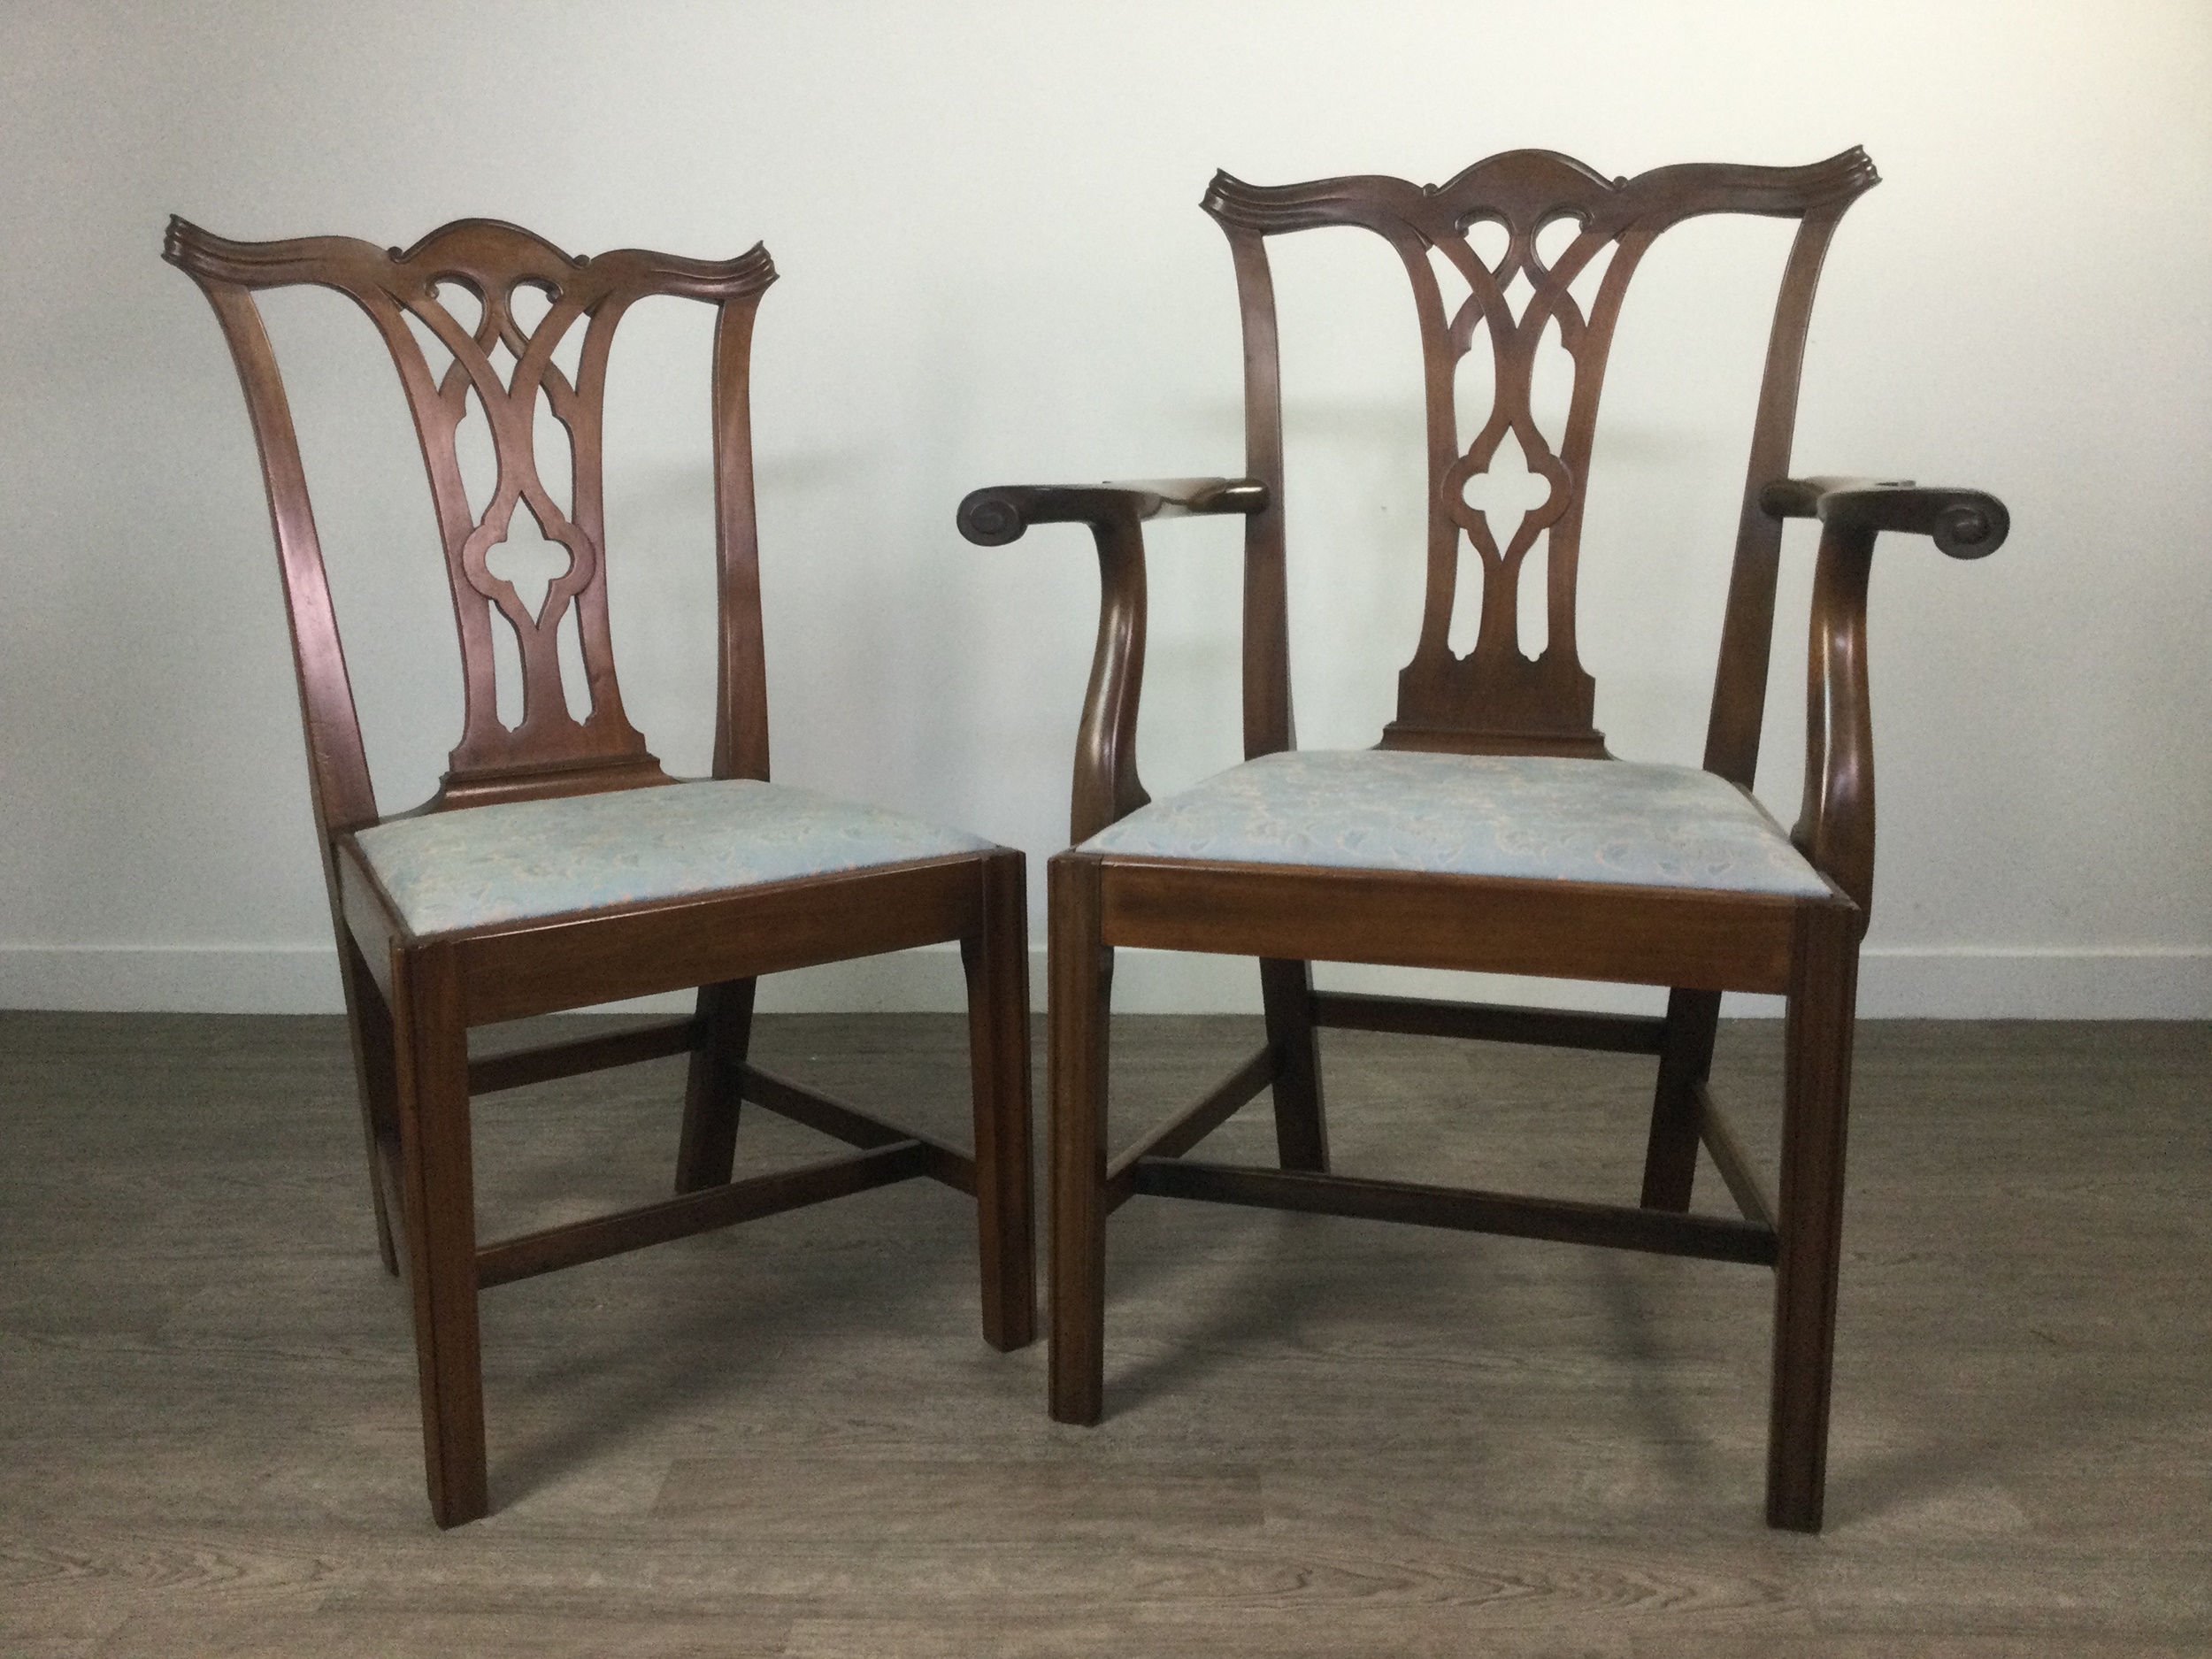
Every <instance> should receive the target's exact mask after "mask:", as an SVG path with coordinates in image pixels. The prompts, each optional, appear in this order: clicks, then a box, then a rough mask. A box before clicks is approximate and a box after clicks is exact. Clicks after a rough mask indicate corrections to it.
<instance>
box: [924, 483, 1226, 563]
mask: <svg viewBox="0 0 2212 1659" xmlns="http://www.w3.org/2000/svg"><path fill="white" fill-rule="evenodd" d="M1266 505H1267V486H1266V485H1264V484H1263V483H1260V482H1259V481H1258V480H1256V479H1249V478H1146V479H1134V480H1129V481H1127V482H1125V483H1118V484H1002V485H998V486H995V487H994V488H990V489H979V490H976V491H973V492H972V494H970V495H969V496H968V498H967V499H966V500H965V501H964V502H962V503H960V534H962V535H964V536H965V537H967V538H968V540H969V541H972V542H974V543H975V544H976V545H977V546H978V547H1004V546H1005V545H1006V544H1007V543H1008V542H1010V541H1020V540H1021V536H1022V532H1023V531H1025V530H1026V529H1028V528H1029V526H1031V525H1033V524H1087V525H1089V526H1092V527H1093V528H1094V529H1096V528H1097V527H1099V526H1102V525H1107V524H1116V523H1129V522H1133V523H1138V524H1141V523H1143V522H1144V521H1145V520H1147V519H1148V518H1190V517H1194V516H1196V515H1199V514H1203V513H1221V512H1235V513H1255V512H1259V511H1262V510H1263V509H1264V508H1265V507H1266Z"/></svg>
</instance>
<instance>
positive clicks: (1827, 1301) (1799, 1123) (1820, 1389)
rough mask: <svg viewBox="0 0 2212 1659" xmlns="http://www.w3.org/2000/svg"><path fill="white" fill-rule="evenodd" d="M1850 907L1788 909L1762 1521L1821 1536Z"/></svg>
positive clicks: (1844, 1101)
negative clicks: (1790, 931)
mask: <svg viewBox="0 0 2212 1659" xmlns="http://www.w3.org/2000/svg"><path fill="white" fill-rule="evenodd" d="M1855 920H1856V912H1855V911H1854V910H1851V909H1849V908H1847V907H1846V906H1842V905H1818V906H1809V907H1807V908H1806V909H1805V910H1801V912H1800V913H1799V922H1798V927H1797V938H1796V941H1795V946H1794V949H1793V962H1792V965H1791V970H1790V990H1789V1010H1788V1013H1787V1015H1786V1027H1785V1033H1784V1038H1783V1042H1784V1048H1785V1056H1784V1061H1783V1064H1784V1071H1785V1089H1786V1094H1785V1097H1784V1101H1783V1109H1782V1184H1781V1193H1780V1196H1779V1201H1778V1207H1779V1209H1780V1211H1781V1216H1780V1220H1779V1224H1778V1230H1779V1232H1780V1234H1781V1239H1780V1256H1779V1259H1778V1261H1777V1262H1776V1263H1775V1274H1774V1390H1773V1395H1772V1399H1771V1402H1770V1418H1769V1424H1768V1431H1767V1525H1769V1526H1777V1527H1786V1528H1788V1529H1790V1530H1791V1531H1793V1532H1818V1531H1819V1530H1820V1523H1821V1509H1822V1500H1823V1497H1824V1489H1825V1486H1826V1480H1827V1468H1828V1387H1829V1379H1830V1375H1831V1372H1832V1368H1833V1363H1834V1359H1835V1334H1836V1279H1837V1270H1838V1266H1839V1262H1840V1259H1841V1254H1842V1241H1843V1163H1844V1138H1845V1129H1846V1122H1847V1116H1848V1112H1849V1106H1850V1097H1851V1035H1852V1017H1853V1009H1854V1006H1855V1001H1856V995H1857V979H1858V941H1857V934H1856V931H1855V927H1854V926H1853V924H1854V923H1855Z"/></svg>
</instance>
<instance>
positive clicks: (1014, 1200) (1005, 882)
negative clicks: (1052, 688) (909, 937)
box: [960, 852, 1037, 1350]
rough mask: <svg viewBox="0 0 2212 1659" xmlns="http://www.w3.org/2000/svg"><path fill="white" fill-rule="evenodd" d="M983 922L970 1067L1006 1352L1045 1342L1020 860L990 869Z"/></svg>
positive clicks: (976, 949)
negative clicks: (1040, 1321)
mask: <svg viewBox="0 0 2212 1659" xmlns="http://www.w3.org/2000/svg"><path fill="white" fill-rule="evenodd" d="M982 887H983V920H982V925H981V926H979V928H978V929H977V930H976V932H975V933H972V934H970V935H969V936H967V937H966V938H964V939H963V940H962V941H960V961H961V965H962V966H963V967H964V969H965V970H966V971H967V977H968V1064H969V1071H970V1076H971V1078H972V1087H973V1091H974V1100H975V1218H976V1238H977V1246H978V1254H979V1257H980V1259H981V1263H982V1275H983V1340H985V1341H987V1342H988V1343H989V1344H990V1345H991V1346H992V1347H993V1348H999V1349H1002V1350H1003V1349H1008V1348H1024V1347H1026V1346H1027V1345H1028V1344H1029V1343H1031V1342H1033V1341H1034V1340H1036V1336H1037V1280H1036V1266H1035V1258H1036V1230H1035V1224H1034V1222H1033V1219H1032V1217H1031V1198H1030V1191H1031V1174H1032V1171H1031V1170H1030V1132H1029V1110H1030V1094H1029V921H1028V914H1029V912H1028V876H1027V873H1026V871H1025V864H1024V861H1023V858H1022V856H1021V855H1020V854H1019V853H1018V852H1008V853H1005V854H995V855H993V856H990V857H987V858H986V859H985V860H984V862H983V867H982Z"/></svg>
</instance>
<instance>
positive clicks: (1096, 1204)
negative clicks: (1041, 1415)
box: [1047, 854, 1113, 1423]
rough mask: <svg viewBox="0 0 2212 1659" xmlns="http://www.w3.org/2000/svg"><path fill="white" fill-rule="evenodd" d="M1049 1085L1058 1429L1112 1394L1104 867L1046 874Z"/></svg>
mask: <svg viewBox="0 0 2212 1659" xmlns="http://www.w3.org/2000/svg"><path fill="white" fill-rule="evenodd" d="M1099 878H1100V867H1099V864H1098V861H1097V860H1096V859H1093V858H1082V857H1076V856H1071V855H1068V854H1062V855H1061V856H1058V857H1056V858H1055V859H1053V861H1052V862H1051V864H1049V865H1048V885H1047V895H1048V907H1049V912H1050V914H1049V926H1048V932H1049V933H1050V937H1051V945H1050V957H1049V966H1050V975H1051V985H1050V988H1049V995H1048V999H1047V1000H1048V1002H1050V1004H1051V1010H1052V1012H1051V1028H1050V1043H1049V1061H1050V1069H1051V1077H1052V1097H1051V1140H1052V1340H1051V1356H1050V1363H1049V1364H1048V1367H1047V1369H1048V1373H1049V1376H1050V1382H1049V1385H1048V1393H1049V1394H1050V1397H1051V1410H1052V1417H1053V1420H1054V1421H1055V1422H1058V1423H1095V1422H1097V1421H1098V1419H1099V1417H1100V1416H1101V1415H1102V1412H1103V1411H1104V1409H1105V1395H1106V1062H1107V1026H1106V1020H1107V1012H1108V1009H1109V1006H1110V1000H1111V996H1112V991H1113V954H1112V952H1111V951H1110V949H1108V948H1107V946H1106V943H1105V941H1104V939H1103V938H1102V918H1101V914H1100V911H1101V902H1100V901H1101V895H1100V891H1099V888H1100V879H1099Z"/></svg>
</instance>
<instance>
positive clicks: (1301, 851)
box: [1083, 749, 1828, 895]
mask: <svg viewBox="0 0 2212 1659" xmlns="http://www.w3.org/2000/svg"><path fill="white" fill-rule="evenodd" d="M1083 850H1085V851H1086V852H1097V853H1127V854H1134V855H1139V856H1146V857H1154V858H1195V859H1206V860H1213V861H1219V862H1222V863H1228V864H1326V865H1333V866H1338V867H1346V868H1351V869H1358V870H1417V871H1428V872H1440V873H1446V874H1452V875H1481V876H1516V877H1524V878H1531V879H1551V880H1558V881H1611V882H1624V883H1629V884H1633V885H1637V886H1644V887H1713V888H1720V889H1723V890H1725V891H1729V892H1737V893H1786V894H1803V895H1821V894H1824V893H1826V892H1827V891H1828V887H1827V884H1826V883H1825V882H1824V881H1823V880H1822V879H1820V877H1819V875H1818V874H1816V872H1814V870H1813V867H1812V865H1811V864H1808V863H1807V862H1806V861H1805V858H1804V856H1802V855H1801V854H1800V853H1799V852H1798V850H1797V849H1796V848H1794V847H1793V846H1791V845H1790V842H1789V838H1788V837H1787V836H1786V835H1785V834H1784V833H1782V831H1781V829H1780V828H1779V827H1778V826H1776V824H1775V822H1774V820H1773V819H1771V818H1769V817H1768V816H1767V815H1766V814H1765V813H1764V812H1763V811H1762V810H1760V809H1759V807H1758V806H1757V805H1755V803H1753V802H1751V801H1750V800H1749V799H1747V797H1746V796H1745V795H1744V794H1743V792H1742V791H1740V789H1738V788H1737V787H1735V786H1734V785H1733V784H1732V783H1730V782H1728V781H1727V780H1725V779H1722V778H1717V777H1715V776H1714V775H1713V774H1712V773H1710V772H1699V771H1697V770H1695V769H1694V768H1692V767H1688V766H1658V765H1644V764H1637V763H1634V762H1630V761H1615V760H1562V759H1557V758H1555V757H1548V756H1523V755H1499V756H1493V755H1431V754H1417V753H1412V752H1408V751H1385V750H1379V749H1356V750H1339V749H1301V750H1294V751H1291V752H1288V753H1285V754H1279V755H1268V756H1263V757H1261V758H1260V759H1258V760H1253V761H1247V762H1246V763H1245V764H1243V765H1241V766H1233V767H1231V768H1230V769H1229V770H1228V771H1227V772H1221V773H1219V774H1217V776H1215V777H1212V778H1209V779H1207V780H1205V781H1204V782H1203V783H1201V784H1199V785H1197V786H1196V787H1194V788H1191V789H1187V790H1186V791H1184V792H1183V793H1182V794H1181V795H1174V796H1171V798H1169V799H1167V800H1165V801H1158V802H1155V803H1153V804H1152V805H1150V806H1147V807H1141V808H1139V809H1138V810H1136V811H1134V812H1132V813H1131V814H1130V815H1129V816H1128V817H1127V818H1123V819H1122V820H1121V821H1120V822H1119V823H1118V824H1112V825H1110V826H1107V827H1106V828H1105V829H1103V830H1101V831H1100V832H1099V833H1097V834H1095V835H1094V836H1092V837H1091V839H1090V840H1089V841H1086V842H1084V844H1083Z"/></svg>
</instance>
